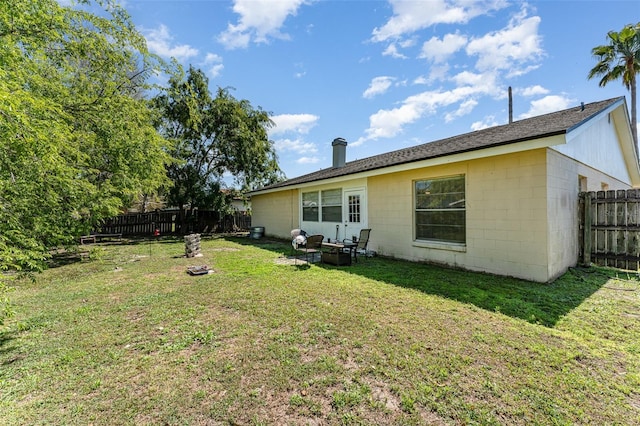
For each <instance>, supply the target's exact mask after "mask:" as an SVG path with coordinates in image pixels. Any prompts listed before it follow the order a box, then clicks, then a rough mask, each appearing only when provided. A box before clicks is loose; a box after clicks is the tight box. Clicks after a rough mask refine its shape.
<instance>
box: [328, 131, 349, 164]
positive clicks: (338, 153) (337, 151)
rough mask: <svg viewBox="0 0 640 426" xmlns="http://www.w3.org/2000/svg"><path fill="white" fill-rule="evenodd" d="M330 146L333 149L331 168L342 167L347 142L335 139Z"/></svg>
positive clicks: (345, 156) (345, 158)
mask: <svg viewBox="0 0 640 426" xmlns="http://www.w3.org/2000/svg"><path fill="white" fill-rule="evenodd" d="M331 146H332V147H333V167H334V168H338V167H344V164H345V162H346V160H347V141H346V140H344V139H343V138H335V139H334V140H333V142H331Z"/></svg>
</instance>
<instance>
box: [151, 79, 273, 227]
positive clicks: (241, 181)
mask: <svg viewBox="0 0 640 426" xmlns="http://www.w3.org/2000/svg"><path fill="white" fill-rule="evenodd" d="M154 101H155V105H156V107H157V108H158V110H159V111H160V116H161V120H159V121H158V123H157V127H158V130H159V131H160V133H161V134H163V135H164V136H165V137H166V138H167V139H169V140H171V141H172V142H173V147H174V148H173V151H172V156H173V157H174V158H175V159H176V160H177V161H176V162H175V163H173V164H171V165H169V167H168V171H167V174H168V176H169V179H170V180H171V181H172V183H173V185H172V186H171V187H170V189H169V192H168V194H167V201H168V203H169V204H170V205H173V206H176V207H179V208H180V211H181V216H182V218H183V219H184V218H185V217H187V216H188V215H189V212H190V211H192V210H193V209H194V208H196V207H201V208H202V207H207V208H216V209H223V208H224V206H225V204H226V203H227V202H228V199H227V198H226V197H225V194H230V193H231V192H229V191H223V190H224V189H225V186H226V184H227V181H228V179H227V178H228V177H231V178H232V182H231V183H232V185H233V186H234V187H238V188H240V189H241V190H243V189H249V188H255V187H257V186H260V185H265V184H270V183H274V182H276V181H277V180H279V179H281V178H282V172H281V171H280V168H279V166H278V163H277V158H276V154H275V149H274V147H273V143H272V142H271V141H270V140H269V139H268V135H267V129H268V128H269V127H270V126H271V125H272V121H271V119H270V118H269V114H268V113H267V112H265V111H264V110H262V109H261V108H259V107H258V108H254V107H253V106H252V105H251V103H250V102H249V101H247V100H238V99H236V98H234V97H233V96H232V95H231V93H230V92H229V90H228V89H223V88H218V89H217V92H216V95H215V97H213V96H212V95H211V92H210V91H209V82H208V79H207V77H206V76H205V75H204V73H203V72H202V71H201V70H198V69H195V68H193V67H190V68H189V70H188V72H187V73H186V75H176V76H174V77H172V78H171V80H170V84H169V88H168V90H167V92H165V93H163V94H161V95H159V96H157V97H156V98H155V99H154ZM185 231H186V230H185Z"/></svg>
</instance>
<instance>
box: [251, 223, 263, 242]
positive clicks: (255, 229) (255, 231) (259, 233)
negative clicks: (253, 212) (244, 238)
mask: <svg viewBox="0 0 640 426" xmlns="http://www.w3.org/2000/svg"><path fill="white" fill-rule="evenodd" d="M263 236H264V226H252V227H251V228H250V229H249V238H253V239H256V240H259V239H260V238H262V237H263Z"/></svg>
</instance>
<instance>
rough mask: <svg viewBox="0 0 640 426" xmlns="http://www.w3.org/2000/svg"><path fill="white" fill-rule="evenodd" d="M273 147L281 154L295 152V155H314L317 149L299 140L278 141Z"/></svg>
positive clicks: (309, 143)
mask: <svg viewBox="0 0 640 426" xmlns="http://www.w3.org/2000/svg"><path fill="white" fill-rule="evenodd" d="M273 145H274V146H275V148H276V149H277V150H278V151H281V152H295V153H297V154H315V153H316V152H318V148H316V146H315V145H314V144H313V143H311V142H305V141H303V140H301V139H278V140H276V141H274V143H273Z"/></svg>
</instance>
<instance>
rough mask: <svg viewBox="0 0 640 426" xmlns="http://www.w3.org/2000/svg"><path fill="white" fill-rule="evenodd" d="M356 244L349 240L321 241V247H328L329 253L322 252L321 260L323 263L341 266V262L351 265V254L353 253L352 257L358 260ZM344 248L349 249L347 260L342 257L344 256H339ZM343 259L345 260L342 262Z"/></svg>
mask: <svg viewBox="0 0 640 426" xmlns="http://www.w3.org/2000/svg"><path fill="white" fill-rule="evenodd" d="M357 246H358V244H357V243H351V242H337V241H336V242H333V243H329V242H327V243H325V242H323V243H322V247H323V248H324V247H326V248H328V249H329V253H326V255H325V253H323V254H322V258H321V260H322V262H323V263H333V264H334V265H336V266H341V265H343V264H346V265H351V254H352V253H353V258H354V259H355V261H356V263H357V262H358V252H357V251H356V247H357ZM344 249H347V250H349V254H348V256H349V257H348V260H346V259H344V257H343V256H341V254H342V253H343V251H344ZM345 254H346V253H345ZM343 260H345V262H344V263H343V262H342V261H343Z"/></svg>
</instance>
